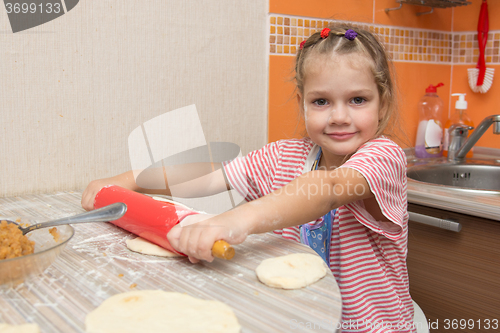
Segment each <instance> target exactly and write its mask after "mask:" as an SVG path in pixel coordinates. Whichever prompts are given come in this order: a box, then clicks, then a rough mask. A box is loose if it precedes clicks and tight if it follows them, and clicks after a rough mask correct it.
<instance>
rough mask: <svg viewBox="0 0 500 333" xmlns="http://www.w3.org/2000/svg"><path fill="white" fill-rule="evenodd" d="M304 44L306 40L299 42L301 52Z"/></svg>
mask: <svg viewBox="0 0 500 333" xmlns="http://www.w3.org/2000/svg"><path fill="white" fill-rule="evenodd" d="M305 43H306V40H305V39H304V40H303V41H302V42H300V49H301V50H302V49H303V48H304V44H305Z"/></svg>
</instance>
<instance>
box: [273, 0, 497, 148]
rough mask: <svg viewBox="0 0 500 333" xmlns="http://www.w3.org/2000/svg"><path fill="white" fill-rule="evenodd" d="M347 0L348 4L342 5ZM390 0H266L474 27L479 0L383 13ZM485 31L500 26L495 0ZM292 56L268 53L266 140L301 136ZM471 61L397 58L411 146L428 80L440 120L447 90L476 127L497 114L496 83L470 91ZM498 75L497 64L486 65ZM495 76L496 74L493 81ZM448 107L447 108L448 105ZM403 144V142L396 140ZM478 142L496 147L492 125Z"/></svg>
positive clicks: (408, 23) (364, 17)
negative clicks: (434, 88)
mask: <svg viewBox="0 0 500 333" xmlns="http://www.w3.org/2000/svg"><path fill="white" fill-rule="evenodd" d="M469 1H470V0H469ZM346 3H349V5H346ZM398 5H399V4H398V3H396V1H394V0H375V1H373V0H349V1H348V2H347V1H345V0H310V1H307V2H304V1H299V0H270V4H269V6H270V13H278V14H286V15H296V16H306V17H317V18H325V19H338V20H351V21H356V22H366V23H372V24H382V25H390V26H399V27H410V28H419V29H426V30H439V31H446V32H453V31H476V29H477V17H478V16H479V8H480V5H481V1H480V0H472V4H471V5H469V6H461V7H456V8H449V9H435V10H434V13H432V14H428V15H422V16H417V15H416V13H418V12H422V11H427V10H428V8H427V7H421V6H412V5H406V4H405V5H403V7H402V9H400V10H396V11H390V12H389V13H386V12H385V10H384V9H385V8H394V7H398ZM488 5H489V17H490V30H500V20H498V19H496V18H498V17H500V1H490V2H489V3H488ZM293 61H294V57H291V56H281V55H270V59H269V137H268V140H269V141H270V142H271V141H276V140H278V139H283V138H290V137H301V135H302V134H303V126H301V124H300V123H301V122H298V114H297V110H298V109H297V105H296V101H295V97H294V96H293V93H294V85H293V82H292V81H291V78H292V76H293V73H292V68H293ZM472 67H475V66H473V65H441V64H429V63H416V62H396V63H395V68H396V72H397V80H396V81H397V82H398V86H399V92H400V100H401V104H400V112H401V119H402V124H403V128H404V132H405V133H406V136H407V138H408V141H409V145H410V146H412V145H414V143H415V133H416V129H417V123H418V111H417V103H418V101H419V99H420V98H421V97H422V96H423V95H424V93H425V88H426V87H427V86H428V85H429V84H434V85H435V84H437V83H438V82H443V83H444V84H445V86H444V87H441V88H439V90H438V94H439V95H440V96H441V98H442V99H443V102H444V105H445V110H444V119H443V121H445V120H446V117H448V116H449V114H450V112H454V110H453V109H454V105H455V100H456V97H453V99H452V98H451V96H450V94H451V93H458V92H460V93H466V94H467V98H466V99H467V100H468V102H469V110H468V114H469V116H471V118H472V120H473V121H474V123H475V125H476V126H477V125H478V124H479V122H480V121H481V120H482V119H483V118H485V117H486V116H488V115H490V114H500V110H499V109H498V108H497V106H498V105H500V83H497V82H495V80H494V83H493V86H492V87H491V89H490V90H489V91H488V92H487V93H486V94H477V93H473V92H472V91H471V89H470V88H469V86H468V82H467V69H468V68H472ZM487 67H493V68H496V69H495V75H496V76H498V75H500V66H499V65H490V64H487ZM498 80H500V79H499V78H496V81H498ZM450 106H451V108H450ZM400 144H401V145H402V146H407V145H406V144H405V143H404V142H400ZM478 145H479V146H483V147H492V148H500V136H494V135H493V134H492V131H491V129H490V130H489V131H488V133H486V134H485V135H484V136H483V138H482V139H481V140H480V141H479V142H478Z"/></svg>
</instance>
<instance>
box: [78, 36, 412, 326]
mask: <svg viewBox="0 0 500 333" xmlns="http://www.w3.org/2000/svg"><path fill="white" fill-rule="evenodd" d="M295 81H296V85H297V101H298V104H299V107H300V111H301V113H302V114H303V116H304V119H305V125H306V130H307V133H308V137H307V138H304V139H300V140H299V139H294V140H282V141H278V142H274V143H270V144H268V145H266V146H265V147H263V148H262V149H260V150H258V151H255V152H252V153H250V154H248V155H247V156H245V157H243V158H238V159H235V160H233V161H230V162H226V163H223V164H222V166H221V168H220V169H219V170H218V171H217V172H213V173H212V174H210V175H207V176H206V177H201V178H198V179H199V180H200V181H201V179H203V178H204V181H206V182H207V183H206V184H208V186H209V187H210V188H211V189H212V190H213V191H214V192H216V191H221V190H225V189H226V188H231V187H232V188H235V189H236V190H238V191H239V192H240V193H242V194H243V195H245V196H246V200H247V201H249V202H248V203H246V204H244V205H240V206H238V207H236V208H234V209H232V210H230V211H228V212H225V213H223V214H220V215H217V216H215V217H212V218H209V219H207V220H204V221H201V222H198V223H196V227H191V226H188V225H189V224H191V223H185V222H187V219H188V218H189V217H188V218H186V220H184V221H183V222H184V223H182V222H181V225H186V226H184V227H182V226H181V225H177V226H176V227H174V228H173V229H172V230H171V231H170V233H169V234H168V240H169V242H170V244H171V245H172V246H173V247H174V248H175V249H177V250H178V251H180V252H182V253H185V254H187V255H188V256H189V258H190V260H191V261H192V262H197V261H198V260H206V261H212V260H213V257H212V255H211V247H212V245H213V243H214V242H215V241H217V240H219V239H224V240H226V241H227V242H229V243H231V244H239V243H241V242H243V241H244V240H245V238H246V237H247V235H249V234H257V233H264V232H269V231H274V232H275V233H278V234H281V235H282V236H283V237H285V238H289V239H293V240H296V241H300V239H302V240H303V241H305V242H307V240H308V239H310V238H309V237H308V235H311V232H314V233H318V234H319V233H321V234H322V236H326V237H328V238H327V239H328V240H329V241H327V242H325V243H323V244H319V248H316V249H317V252H318V254H320V255H321V256H322V257H323V258H324V259H325V260H326V262H327V264H329V266H330V268H331V270H332V273H333V275H334V276H335V278H336V280H337V283H338V285H339V288H340V291H341V294H342V301H343V310H342V329H343V331H344V332H394V331H398V332H415V330H414V327H413V325H412V322H413V306H412V300H411V297H410V294H409V284H408V274H407V269H406V253H407V233H408V229H407V223H408V213H407V198H406V157H405V154H404V152H403V151H402V149H401V148H400V147H399V146H398V145H397V144H396V143H394V142H393V141H391V140H390V139H389V138H387V136H384V135H383V134H386V135H387V128H388V124H389V123H390V122H391V120H392V119H393V117H394V113H395V111H396V110H395V104H396V97H395V89H394V86H393V82H392V79H391V72H390V69H389V63H388V60H387V56H386V54H385V51H384V48H383V46H382V45H381V44H380V43H379V42H378V41H377V39H376V38H375V37H374V36H373V35H372V34H371V33H369V32H367V31H364V30H361V29H358V28H354V27H350V26H335V27H331V28H325V29H323V30H322V31H321V32H317V33H315V34H313V35H312V36H311V37H309V38H308V39H307V40H306V41H305V42H302V44H301V45H300V50H299V51H298V53H297V57H296V65H295ZM172 174H173V173H172ZM169 177H171V179H174V178H175V177H174V176H170V173H169ZM169 179H170V178H169ZM225 179H227V180H228V183H229V184H228V185H226V181H225ZM107 184H116V185H121V186H124V187H127V188H129V189H133V190H142V189H139V188H138V187H137V185H135V184H134V181H133V177H132V176H131V173H130V172H129V173H126V174H123V175H120V176H117V177H114V178H112V179H106V180H100V181H94V182H93V183H91V184H90V185H89V187H88V188H87V189H86V191H85V192H84V195H83V198H82V205H83V206H84V208H87V209H90V208H92V202H93V198H94V196H95V193H96V192H97V191H98V190H99V189H100V188H101V187H102V186H104V185H107ZM172 184H173V183H172ZM198 188H199V187H198ZM205 188H206V187H205ZM187 192H189V191H186V192H185V193H187ZM164 193H166V194H169V190H168V189H167V191H166V192H164ZM308 221H313V222H310V223H306V222H308ZM304 223H306V224H305V225H304ZM301 225H302V227H299V226H301ZM301 232H302V235H301ZM316 239H317V238H316ZM313 245H316V246H318V244H316V243H315V244H313Z"/></svg>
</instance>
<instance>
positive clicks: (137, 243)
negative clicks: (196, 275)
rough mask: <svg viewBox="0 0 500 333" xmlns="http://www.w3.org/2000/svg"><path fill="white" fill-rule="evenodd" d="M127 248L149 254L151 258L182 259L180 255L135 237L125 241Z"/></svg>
mask: <svg viewBox="0 0 500 333" xmlns="http://www.w3.org/2000/svg"><path fill="white" fill-rule="evenodd" d="M125 242H126V243H127V248H128V249H129V250H131V251H134V252H138V253H141V254H149V255H152V256H159V257H167V258H177V257H182V256H181V255H180V254H177V253H174V252H171V251H168V250H166V249H164V248H162V247H160V246H158V245H156V244H153V243H151V242H148V241H147V240H145V239H144V238H141V237H137V238H134V239H127V240H126V241H125Z"/></svg>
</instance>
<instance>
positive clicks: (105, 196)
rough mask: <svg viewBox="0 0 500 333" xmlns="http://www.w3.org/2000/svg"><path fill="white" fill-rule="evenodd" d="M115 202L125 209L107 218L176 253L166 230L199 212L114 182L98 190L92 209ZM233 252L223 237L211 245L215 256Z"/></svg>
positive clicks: (226, 255) (221, 256)
mask: <svg viewBox="0 0 500 333" xmlns="http://www.w3.org/2000/svg"><path fill="white" fill-rule="evenodd" d="M116 202H123V203H124V204H126V205H127V212H126V213H125V215H123V217H121V218H120V219H118V220H115V221H110V222H111V223H113V224H115V225H117V226H119V227H120V228H123V229H125V230H127V231H130V232H131V233H133V234H136V235H137V236H139V237H142V238H144V239H146V240H148V241H150V242H152V243H154V244H156V245H158V246H161V247H163V248H165V249H167V250H169V251H172V252H176V253H178V252H177V251H175V250H174V248H173V247H172V246H171V245H170V243H169V242H168V240H167V234H168V232H169V231H170V229H172V228H173V227H174V226H175V225H176V224H177V223H179V222H180V221H181V220H182V219H183V218H184V217H186V216H188V215H193V214H198V213H197V212H195V211H192V210H189V209H187V208H185V207H183V206H180V205H175V204H171V203H168V202H164V201H158V200H155V199H153V198H151V197H149V196H147V195H144V194H141V193H137V192H134V191H130V190H127V189H124V188H122V187H119V186H115V185H111V186H106V187H103V188H102V189H101V190H99V192H98V193H97V195H96V197H95V200H94V208H95V209H97V208H101V207H104V206H107V205H110V204H113V203H116ZM181 254H182V253H181ZM234 254H235V251H234V248H233V247H231V245H229V243H227V242H226V241H223V240H219V241H217V242H215V244H214V245H213V247H212V255H213V256H214V257H216V258H221V259H231V258H233V256H234Z"/></svg>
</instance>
